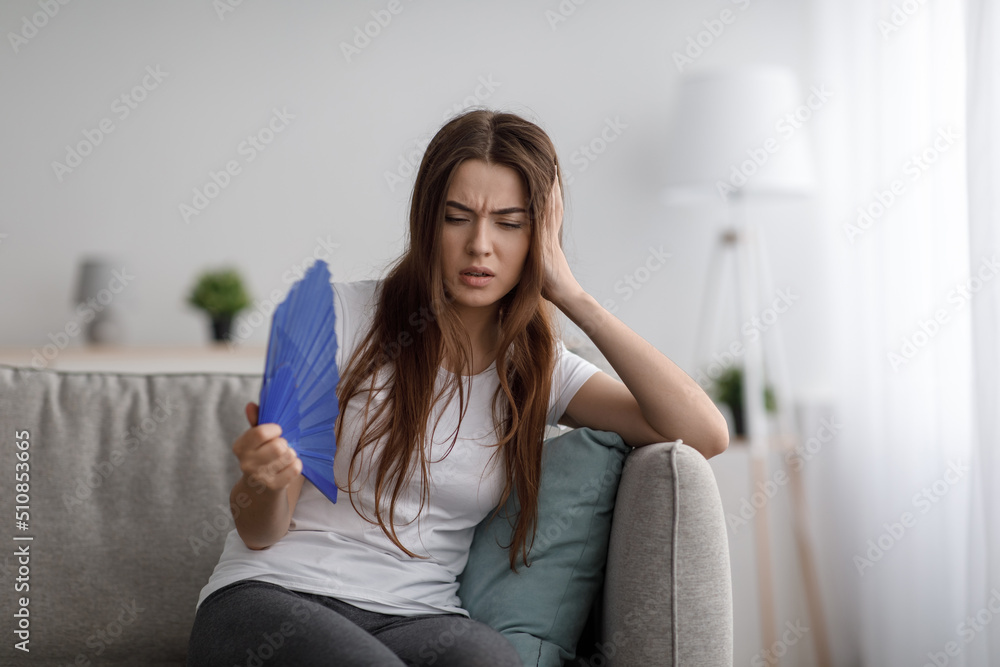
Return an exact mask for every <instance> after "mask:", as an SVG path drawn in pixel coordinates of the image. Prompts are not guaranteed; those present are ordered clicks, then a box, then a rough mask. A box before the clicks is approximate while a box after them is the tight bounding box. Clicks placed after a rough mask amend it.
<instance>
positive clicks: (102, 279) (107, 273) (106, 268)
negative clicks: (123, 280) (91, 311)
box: [73, 257, 117, 303]
mask: <svg viewBox="0 0 1000 667" xmlns="http://www.w3.org/2000/svg"><path fill="white" fill-rule="evenodd" d="M115 268H116V264H115V263H114V262H113V261H111V260H109V259H106V258H94V257H88V258H86V259H83V260H82V261H81V262H80V268H79V273H78V276H77V281H76V298H75V300H74V301H73V303H85V302H86V301H87V300H88V299H97V298H98V297H99V295H100V292H101V290H105V289H106V290H108V291H109V292H110V291H111V287H110V286H111V284H112V283H111V281H112V280H113V279H114V274H113V273H112V271H114V269H115ZM116 287H117V285H116Z"/></svg>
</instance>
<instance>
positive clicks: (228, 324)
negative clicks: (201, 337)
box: [212, 315, 233, 342]
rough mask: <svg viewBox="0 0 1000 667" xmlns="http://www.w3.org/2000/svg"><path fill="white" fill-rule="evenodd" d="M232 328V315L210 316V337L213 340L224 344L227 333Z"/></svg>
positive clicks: (227, 337) (227, 336)
mask: <svg viewBox="0 0 1000 667" xmlns="http://www.w3.org/2000/svg"><path fill="white" fill-rule="evenodd" d="M232 326H233V316H232V315H213V316H212V336H213V337H214V338H213V340H215V341H219V342H225V341H227V340H229V333H230V331H231V329H232Z"/></svg>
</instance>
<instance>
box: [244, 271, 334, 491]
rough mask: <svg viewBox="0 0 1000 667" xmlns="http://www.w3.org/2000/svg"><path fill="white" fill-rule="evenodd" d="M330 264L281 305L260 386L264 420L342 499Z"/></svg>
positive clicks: (321, 485)
mask: <svg viewBox="0 0 1000 667" xmlns="http://www.w3.org/2000/svg"><path fill="white" fill-rule="evenodd" d="M335 321H336V313H335V312H334V308H333V287H332V285H331V284H330V270H329V267H328V266H327V264H326V262H324V261H323V260H316V263H315V264H313V265H312V266H311V267H309V270H308V271H306V274H305V276H303V277H302V279H301V280H299V281H298V282H296V283H295V284H294V285H292V287H291V289H290V290H289V291H288V296H287V297H285V300H284V301H282V302H281V304H280V305H279V306H278V307H277V309H275V311H274V315H273V316H272V318H271V334H270V338H268V341H267V362H266V364H265V367H264V380H263V382H262V384H261V387H260V414H259V415H258V419H257V423H258V424H278V425H280V426H281V430H282V433H281V437H283V438H284V439H285V440H287V441H288V445H289V446H290V447H291V448H292V449H294V450H295V453H296V454H297V455H298V457H299V458H300V459H302V474H303V475H305V477H306V479H308V480H309V481H310V482H312V483H313V484H314V485H316V488H318V489H319V490H320V491H322V492H323V495H325V496H326V497H327V498H329V499H330V501H331V502H334V503H335V502H337V484H336V483H335V482H334V480H333V456H334V453H335V452H336V451H337V443H336V437H335V432H334V423H335V422H336V421H337V414H338V411H339V410H338V406H337V383H338V382H339V381H340V373H339V372H338V371H337V359H336V355H337V334H336V332H335V331H334V322H335Z"/></svg>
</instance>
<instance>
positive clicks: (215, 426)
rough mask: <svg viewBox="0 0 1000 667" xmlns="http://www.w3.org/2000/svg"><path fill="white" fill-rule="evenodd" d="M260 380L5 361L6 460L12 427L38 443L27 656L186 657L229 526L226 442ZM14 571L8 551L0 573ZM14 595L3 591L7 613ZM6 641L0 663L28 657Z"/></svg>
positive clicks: (0, 501)
mask: <svg viewBox="0 0 1000 667" xmlns="http://www.w3.org/2000/svg"><path fill="white" fill-rule="evenodd" d="M259 389H260V376H259V375H223V374H183V375H182V374H162V375H138V374H135V375H132V374H125V373H119V374H112V373H83V372H67V371H61V372H55V371H50V370H49V371H35V370H27V369H15V368H11V367H6V366H0V432H2V433H3V434H4V435H3V437H4V446H3V447H2V454H0V469H2V470H7V471H13V470H14V463H15V451H16V449H15V447H14V446H13V438H14V434H15V432H17V433H19V434H20V435H22V436H23V438H22V439H26V440H27V442H28V443H30V444H29V446H28V452H29V457H28V458H29V460H28V463H29V475H30V478H29V482H28V483H29V502H28V505H29V507H30V510H29V512H30V518H29V521H28V530H26V531H24V532H23V533H21V534H23V535H25V536H32V537H33V538H34V539H33V540H31V541H30V542H27V541H26V542H24V544H27V545H30V546H29V550H30V562H29V567H30V575H29V577H30V579H29V581H28V582H27V583H28V584H29V586H30V590H29V591H28V592H26V593H24V595H25V596H26V597H28V598H29V605H28V613H29V614H30V616H29V618H30V644H29V648H30V654H28V655H29V656H30V658H31V660H30V664H32V665H36V664H37V665H49V664H51V665H57V664H58V665H63V664H81V665H83V664H92V665H97V664H119V663H120V664H136V663H135V659H136V656H156V658H157V660H160V661H162V662H163V664H177V665H182V664H184V660H185V653H186V648H187V641H188V636H189V634H190V631H191V626H192V624H193V622H194V615H195V603H196V602H197V600H198V593H199V591H200V590H201V587H202V586H204V585H205V582H206V581H208V577H209V576H210V575H211V573H212V569H213V568H214V567H215V564H216V562H217V561H218V559H219V554H220V553H221V552H222V546H223V543H224V542H225V536H226V533H228V532H229V530H230V529H231V528H232V527H233V520H232V516H231V514H230V511H229V502H228V498H229V491H230V489H231V488H232V486H233V484H234V483H235V481H236V479H237V478H238V477H239V466H238V462H237V460H236V457H235V456H233V453H232V449H231V447H232V442H233V440H235V438H236V437H237V436H238V435H239V434H240V433H242V432H243V431H244V430H246V428H247V423H246V419H245V417H244V413H243V407H244V405H246V403H247V402H248V401H255V400H256V399H257V394H258V392H259ZM25 431H26V432H27V434H26V435H25V434H24V432H25ZM3 489H4V490H5V492H4V493H3V494H2V497H0V509H2V511H3V512H4V513H5V514H6V516H13V514H14V494H13V493H10V492H9V491H8V490H9V489H10V486H9V485H8V484H7V483H6V481H5V483H4V485H3ZM18 532H19V533H20V531H18ZM17 567H18V565H17V564H16V561H15V559H14V556H13V549H5V550H4V555H2V556H0V571H2V572H3V576H2V577H0V579H2V580H3V581H12V577H13V574H12V573H13V572H14V571H16V569H17ZM16 604H17V603H16V600H15V596H13V595H4V596H0V614H2V615H3V617H4V618H8V619H10V618H12V617H13V614H14V613H15V612H16V611H17V608H16V606H15V605H16ZM12 643H13V642H11V641H5V642H4V645H3V647H2V648H0V664H22V662H21V661H19V660H18V657H20V658H24V657H25V655H24V654H21V653H20V652H19V651H15V650H14V649H13V648H12ZM9 656H13V662H7V658H8V657H9ZM144 659H145V658H144ZM28 663H29V661H24V662H23V664H28ZM149 664H153V662H152V661H151V662H150V663H149Z"/></svg>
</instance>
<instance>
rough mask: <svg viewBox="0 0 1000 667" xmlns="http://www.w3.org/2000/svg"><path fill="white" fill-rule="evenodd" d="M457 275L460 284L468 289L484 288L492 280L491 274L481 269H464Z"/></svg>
mask: <svg viewBox="0 0 1000 667" xmlns="http://www.w3.org/2000/svg"><path fill="white" fill-rule="evenodd" d="M459 275H460V277H461V279H462V282H463V283H465V284H466V285H468V286H469V287H485V286H486V285H488V284H489V283H490V281H491V280H493V278H494V276H493V274H492V273H491V272H489V271H487V270H485V269H484V268H483V267H475V268H470V269H466V270H465V271H462V272H461V273H460V274H459Z"/></svg>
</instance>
